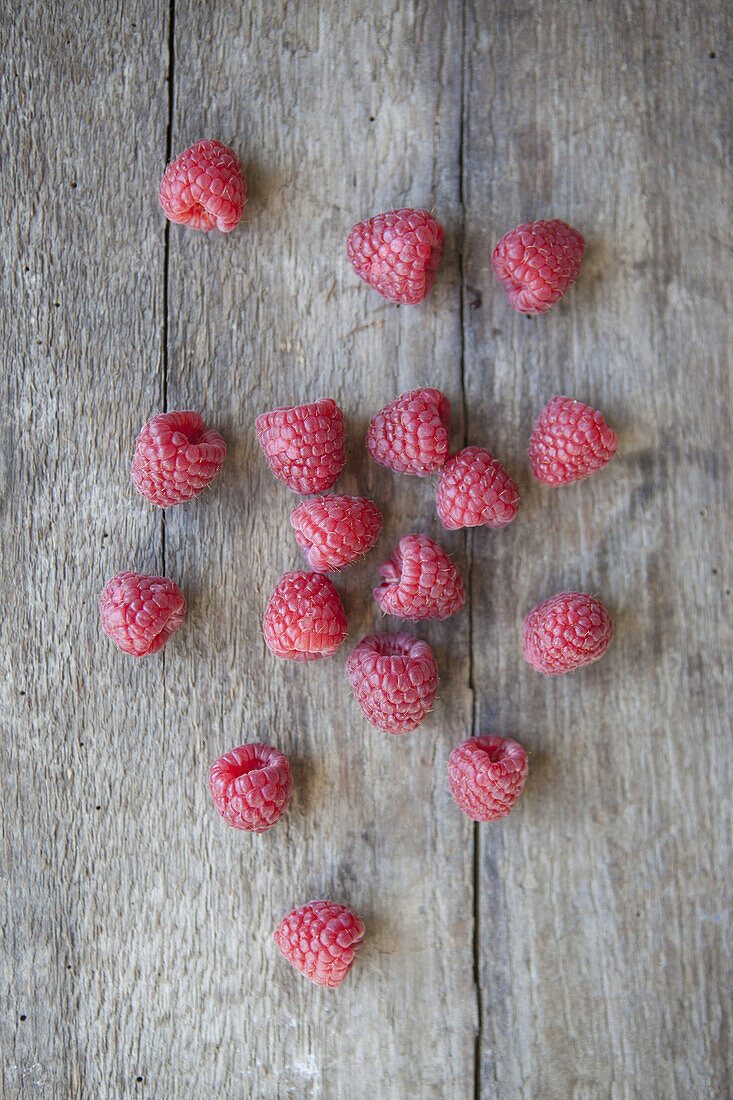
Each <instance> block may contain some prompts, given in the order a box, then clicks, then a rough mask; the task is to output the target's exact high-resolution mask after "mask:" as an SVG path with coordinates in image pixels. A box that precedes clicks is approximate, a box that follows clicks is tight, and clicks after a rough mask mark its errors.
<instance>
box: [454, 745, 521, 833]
mask: <svg viewBox="0 0 733 1100" xmlns="http://www.w3.org/2000/svg"><path fill="white" fill-rule="evenodd" d="M528 767H529V765H528V761H527V754H526V752H525V751H524V749H523V748H522V746H521V745H519V744H518V743H517V742H516V741H512V740H511V738H509V737H471V738H469V739H468V741H462V742H461V744H460V745H459V746H458V747H457V748H455V749H454V750H453V752H452V753H451V754H450V760H449V761H448V781H449V783H450V789H451V793H452V794H453V797H454V798H455V800H456V802H457V803H458V805H459V806H460V807H461V809H462V810H463V812H464V814H468V816H469V817H471V818H473V820H474V821H498V820H499V818H500V817H506V815H507V814H508V813H509V811H510V810H511V809H512V807H513V806H514V803H515V802H516V801H517V799H518V798H519V796H520V794H521V793H522V787H523V786H524V783H525V780H526V778H527V770H528Z"/></svg>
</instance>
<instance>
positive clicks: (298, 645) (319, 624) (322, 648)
mask: <svg viewBox="0 0 733 1100" xmlns="http://www.w3.org/2000/svg"><path fill="white" fill-rule="evenodd" d="M262 627H263V630H264V632H265V642H266V643H267V648H268V649H269V650H270V652H271V653H274V654H275V656H276V657H285V658H287V659H288V660H291V661H315V660H317V658H319V657H331V656H332V655H333V654H334V653H335V652H336V650H337V649H338V647H339V646H340V645H341V643H342V642H343V640H344V638H345V637H346V616H345V615H344V609H343V607H342V606H341V600H340V599H339V594H338V592H337V591H336V589H335V588H334V586H333V584H332V583H331V581H330V580H329V579H328V577H323V576H321V574H320V573H305V572H298V573H286V574H285V575H284V576H283V577H282V579H281V580H280V583H279V584H278V586H277V588H276V589H275V591H274V592H273V593H272V595H271V596H270V601H269V603H268V605H267V609H266V611H265V619H264V622H263V624H262Z"/></svg>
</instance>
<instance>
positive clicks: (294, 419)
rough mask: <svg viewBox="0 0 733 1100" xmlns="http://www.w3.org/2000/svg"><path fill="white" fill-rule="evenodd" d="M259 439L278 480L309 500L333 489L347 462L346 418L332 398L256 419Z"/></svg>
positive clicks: (278, 411) (265, 414)
mask: <svg viewBox="0 0 733 1100" xmlns="http://www.w3.org/2000/svg"><path fill="white" fill-rule="evenodd" d="M256 426H257V438H258V440H259V441H260V446H261V447H262V450H263V451H264V452H265V457H266V458H267V461H268V464H269V466H270V469H271V470H272V472H273V474H274V475H275V477H276V478H278V479H279V480H280V481H282V482H283V484H285V485H287V487H288V488H289V489H292V490H293V492H294V493H300V494H301V495H303V496H307V495H308V494H309V493H322V492H324V491H325V490H326V489H330V488H331V486H332V485H333V483H334V482H335V481H336V480H337V479H338V476H339V474H340V473H341V471H342V470H343V468H344V463H345V461H346V433H345V430H344V414H343V413H342V411H341V409H340V408H339V407H338V405H337V404H336V402H335V401H332V400H331V398H330V397H322V398H320V399H319V400H318V401H314V402H312V403H311V404H310V405H297V406H295V407H294V408H280V409H273V410H272V411H271V412H268V413H263V414H262V416H258V417H257V425H256Z"/></svg>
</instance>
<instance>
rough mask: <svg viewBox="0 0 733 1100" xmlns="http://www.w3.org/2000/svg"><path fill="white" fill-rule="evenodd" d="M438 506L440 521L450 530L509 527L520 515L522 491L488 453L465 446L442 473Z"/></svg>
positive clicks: (448, 462)
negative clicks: (518, 510) (520, 492)
mask: <svg viewBox="0 0 733 1100" xmlns="http://www.w3.org/2000/svg"><path fill="white" fill-rule="evenodd" d="M435 503H436V506H437V508H438V515H439V516H440V522H441V523H442V524H443V526H444V527H446V528H447V529H448V530H449V531H455V530H457V529H458V528H459V527H506V525H507V524H508V523H511V522H512V520H513V519H514V517H515V516H516V514H517V508H518V507H519V489H518V488H517V484H516V482H515V481H514V480H513V478H511V477H510V476H509V474H508V473H507V472H506V470H505V469H504V467H503V466H502V465H501V464H500V463H499V462H497V461H496V459H495V458H492V457H491V455H490V454H489V452H488V451H485V450H484V449H483V448H482V447H464V449H463V450H462V451H458V452H457V454H454V455H451V457H450V458H449V459H448V461H447V462H446V464H445V466H444V467H443V469H442V470H441V473H440V479H439V481H438V492H437V493H436V497H435Z"/></svg>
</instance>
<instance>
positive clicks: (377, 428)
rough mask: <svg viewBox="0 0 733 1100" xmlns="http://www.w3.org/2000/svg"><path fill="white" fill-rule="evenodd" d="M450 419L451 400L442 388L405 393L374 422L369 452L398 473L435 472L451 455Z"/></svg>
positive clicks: (381, 464)
mask: <svg viewBox="0 0 733 1100" xmlns="http://www.w3.org/2000/svg"><path fill="white" fill-rule="evenodd" d="M449 418H450V402H449V400H448V398H447V397H446V396H445V395H444V394H442V393H441V392H440V390H410V392H409V393H403V394H402V397H398V398H397V400H396V401H392V402H391V404H389V405H387V406H386V407H385V408H383V409H382V410H381V412H378V413H377V415H376V416H375V417H374V418H373V420H372V422H371V423H370V425H369V427H368V429H367V435H366V444H367V448H368V450H369V454H370V455H371V456H372V458H373V459H374V461H375V462H378V463H379V464H380V466H387V467H388V468H389V469H390V470H394V471H395V472H396V473H398V474H416V475H417V477H427V475H428V474H434V473H435V472H436V471H437V470H439V469H440V467H441V466H442V465H443V463H444V462H445V460H446V458H447V457H448V435H449V423H448V422H449Z"/></svg>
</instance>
